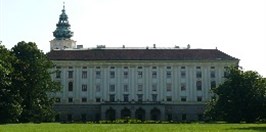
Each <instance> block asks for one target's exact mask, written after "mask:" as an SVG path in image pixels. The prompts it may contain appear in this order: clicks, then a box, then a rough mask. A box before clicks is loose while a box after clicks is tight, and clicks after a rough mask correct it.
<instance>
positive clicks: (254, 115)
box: [206, 68, 266, 122]
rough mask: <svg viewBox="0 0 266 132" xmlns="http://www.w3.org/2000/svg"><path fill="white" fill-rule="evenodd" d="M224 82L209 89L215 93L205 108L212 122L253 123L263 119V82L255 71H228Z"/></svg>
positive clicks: (265, 91) (265, 96)
mask: <svg viewBox="0 0 266 132" xmlns="http://www.w3.org/2000/svg"><path fill="white" fill-rule="evenodd" d="M228 73H229V74H228V76H226V77H225V78H226V79H225V82H224V83H222V84H221V85H219V86H218V87H217V88H214V89H212V91H213V93H214V94H215V98H213V99H212V100H211V101H210V102H209V104H208V106H207V109H206V116H207V117H209V118H210V119H212V120H225V121H228V122H241V121H246V122H254V121H258V120H262V119H266V114H265V111H266V79H265V78H263V77H262V76H261V75H259V74H258V73H257V72H254V71H246V72H244V71H243V70H242V69H237V68H229V69H228Z"/></svg>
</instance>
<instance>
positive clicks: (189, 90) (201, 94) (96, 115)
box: [47, 8, 239, 121]
mask: <svg viewBox="0 0 266 132" xmlns="http://www.w3.org/2000/svg"><path fill="white" fill-rule="evenodd" d="M56 26H57V28H56V30H55V31H54V32H53V35H54V37H55V38H54V39H53V40H52V41H50V47H51V51H50V52H49V53H47V56H48V58H49V59H50V60H52V62H53V63H54V64H55V65H56V66H55V69H53V70H56V71H57V72H56V74H55V75H53V76H52V79H53V80H55V81H58V82H60V83H61V84H62V87H63V88H62V90H61V91H60V92H58V93H56V94H55V95H53V96H55V97H56V104H55V106H54V109H55V110H56V111H57V112H58V116H57V120H59V121H72V120H74V121H97V120H114V119H120V118H136V119H140V120H173V121H191V120H202V119H203V112H204V108H205V105H206V102H207V101H208V100H210V99H211V98H212V97H213V94H212V93H211V92H210V89H211V88H213V87H216V86H218V85H219V84H220V83H222V82H223V81H224V75H225V74H226V68H227V67H230V66H237V65H238V63H239V60H238V59H237V58H234V57H232V56H230V55H228V54H226V53H224V52H222V51H220V50H218V49H191V48H190V47H189V46H188V47H187V48H179V47H173V48H158V47H156V45H153V47H147V48H126V47H125V46H122V47H121V48H108V47H105V46H103V45H100V46H97V47H96V48H83V46H81V45H76V41H74V40H72V39H71V37H72V36H73V32H71V31H70V24H69V22H68V16H67V15H66V13H65V8H63V10H62V14H61V15H60V18H59V22H58V23H57V24H56Z"/></svg>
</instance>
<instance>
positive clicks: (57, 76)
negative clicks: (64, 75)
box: [55, 70, 61, 78]
mask: <svg viewBox="0 0 266 132" xmlns="http://www.w3.org/2000/svg"><path fill="white" fill-rule="evenodd" d="M55 77H56V78H61V71H59V70H57V71H56V75H55Z"/></svg>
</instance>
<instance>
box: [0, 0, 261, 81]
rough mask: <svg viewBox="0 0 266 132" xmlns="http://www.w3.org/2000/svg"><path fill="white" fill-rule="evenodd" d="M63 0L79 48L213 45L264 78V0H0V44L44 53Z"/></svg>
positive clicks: (246, 68) (193, 46) (208, 47)
mask: <svg viewBox="0 0 266 132" xmlns="http://www.w3.org/2000/svg"><path fill="white" fill-rule="evenodd" d="M63 2H65V3H66V4H65V6H66V13H67V15H68V17H69V22H70V24H71V30H72V31H73V32H74V37H72V39H74V40H76V41H77V44H80V45H84V47H95V46H96V45H106V46H107V47H121V46H122V45H125V46H126V47H146V46H152V45H153V44H156V45H157V47H174V46H175V45H177V46H180V47H186V45H187V44H190V45H191V48H207V49H214V48H216V47H217V48H218V49H219V50H221V51H223V52H225V53H227V54H229V55H232V56H234V57H236V58H239V59H240V66H242V67H243V68H244V70H255V71H258V72H259V73H260V74H262V75H263V76H264V77H266V68H265V67H266V59H265V58H266V1H265V0H0V40H1V41H2V44H4V45H5V46H6V47H7V48H11V47H13V46H14V45H15V44H17V43H18V42H20V41H23V40H24V41H27V42H28V41H32V42H36V43H37V45H38V47H39V48H40V49H41V50H43V51H44V52H49V49H50V45H49V41H50V40H52V39H53V35H52V32H53V31H54V30H55V28H56V23H57V22H58V20H59V15H60V14H61V10H62V8H63Z"/></svg>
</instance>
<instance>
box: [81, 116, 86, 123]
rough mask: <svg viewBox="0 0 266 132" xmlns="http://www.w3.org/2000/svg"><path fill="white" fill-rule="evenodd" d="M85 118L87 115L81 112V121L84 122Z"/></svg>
mask: <svg viewBox="0 0 266 132" xmlns="http://www.w3.org/2000/svg"><path fill="white" fill-rule="evenodd" d="M86 120H87V115H86V114H81V121H83V122H86Z"/></svg>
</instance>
